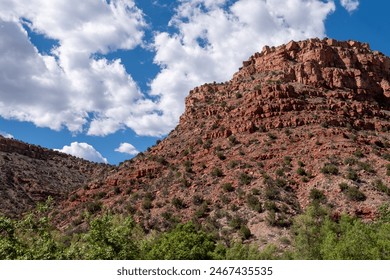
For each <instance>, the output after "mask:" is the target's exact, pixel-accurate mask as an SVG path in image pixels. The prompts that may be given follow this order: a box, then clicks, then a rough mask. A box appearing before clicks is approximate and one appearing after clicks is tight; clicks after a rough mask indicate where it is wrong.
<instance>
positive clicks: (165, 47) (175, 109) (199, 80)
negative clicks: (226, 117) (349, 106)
mask: <svg viewBox="0 0 390 280" xmlns="http://www.w3.org/2000/svg"><path fill="white" fill-rule="evenodd" d="M334 10H335V5H334V3H333V2H323V1H319V0H271V1H259V0H238V1H234V2H233V3H232V1H226V0H218V1H210V0H192V1H190V0H182V1H181V5H179V7H178V8H177V10H176V14H175V16H174V18H173V19H172V20H171V22H170V25H171V26H173V27H175V28H176V29H177V30H178V31H177V32H176V33H173V34H169V33H167V32H161V33H158V34H157V35H156V36H155V41H154V47H155V50H156V55H155V58H154V60H155V63H157V64H158V65H160V66H161V67H162V70H161V72H160V73H159V74H158V75H157V77H156V78H155V79H154V80H153V81H152V83H151V94H154V95H156V96H159V97H160V102H159V104H158V105H159V107H160V110H161V111H162V112H163V114H162V117H161V118H160V119H161V123H164V124H165V125H167V128H168V127H170V128H172V127H174V125H175V124H176V122H177V121H178V119H179V116H180V115H181V114H182V112H183V111H184V102H183V101H184V98H185V96H186V95H187V93H188V91H189V90H190V89H192V88H193V87H195V86H197V85H201V84H203V83H205V82H212V81H226V80H228V79H230V78H231V76H232V74H233V73H234V72H235V71H237V69H238V68H239V67H240V66H241V63H242V61H243V60H245V59H247V58H248V57H249V56H250V55H251V54H253V53H254V52H256V51H259V50H261V48H262V46H264V45H279V44H282V43H286V42H288V41H289V40H291V39H295V40H299V39H305V38H309V37H323V36H325V27H324V21H325V19H326V17H327V16H328V15H329V14H330V13H332V12H333V11H334ZM147 117H149V116H147ZM148 125H150V124H148ZM166 131H168V130H166Z"/></svg>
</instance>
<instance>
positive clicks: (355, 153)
mask: <svg viewBox="0 0 390 280" xmlns="http://www.w3.org/2000/svg"><path fill="white" fill-rule="evenodd" d="M353 155H354V156H355V157H357V158H363V157H364V154H363V152H362V150H356V151H355V152H354V153H353Z"/></svg>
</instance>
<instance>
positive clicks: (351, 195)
mask: <svg viewBox="0 0 390 280" xmlns="http://www.w3.org/2000/svg"><path fill="white" fill-rule="evenodd" d="M339 187H340V190H341V191H342V192H343V193H344V194H345V195H346V196H347V197H348V199H350V200H352V201H364V200H366V195H365V194H364V193H363V192H362V191H360V190H359V189H358V188H357V187H355V186H349V185H348V184H346V183H341V184H339Z"/></svg>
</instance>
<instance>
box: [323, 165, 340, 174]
mask: <svg viewBox="0 0 390 280" xmlns="http://www.w3.org/2000/svg"><path fill="white" fill-rule="evenodd" d="M321 172H322V173H323V174H331V175H337V174H339V169H338V167H337V166H336V165H335V164H333V163H325V164H324V166H323V167H322V168H321Z"/></svg>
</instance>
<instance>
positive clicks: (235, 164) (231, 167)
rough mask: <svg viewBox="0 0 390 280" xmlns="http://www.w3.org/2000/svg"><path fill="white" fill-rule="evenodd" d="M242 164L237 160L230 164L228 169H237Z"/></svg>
mask: <svg viewBox="0 0 390 280" xmlns="http://www.w3.org/2000/svg"><path fill="white" fill-rule="evenodd" d="M239 164H240V163H239V162H238V161H237V160H232V161H230V162H229V163H228V168H230V169H233V168H235V167H237V166H238V165H239Z"/></svg>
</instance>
